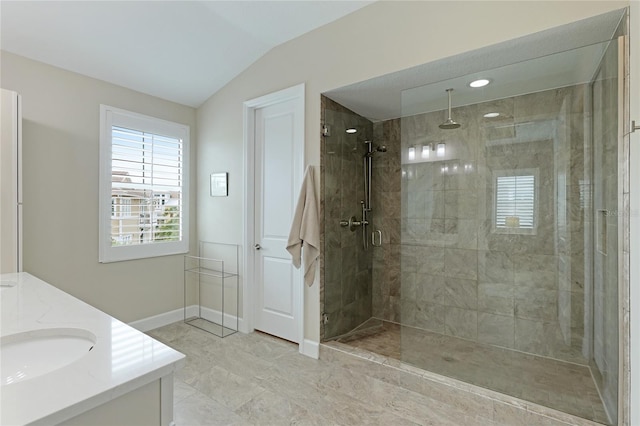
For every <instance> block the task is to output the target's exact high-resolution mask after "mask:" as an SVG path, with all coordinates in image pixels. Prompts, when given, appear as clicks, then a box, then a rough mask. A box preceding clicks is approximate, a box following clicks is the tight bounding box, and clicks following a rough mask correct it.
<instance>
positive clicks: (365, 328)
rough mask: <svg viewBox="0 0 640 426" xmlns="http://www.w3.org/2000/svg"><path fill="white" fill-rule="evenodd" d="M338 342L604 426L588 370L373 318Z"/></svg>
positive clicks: (603, 416) (579, 366)
mask: <svg viewBox="0 0 640 426" xmlns="http://www.w3.org/2000/svg"><path fill="white" fill-rule="evenodd" d="M337 341H338V342H340V343H344V344H348V345H350V346H352V347H356V348H358V349H363V350H366V351H370V352H374V353H377V354H379V355H382V356H385V357H388V358H392V359H396V360H399V361H402V362H404V363H407V364H410V365H413V366H415V367H419V368H421V369H423V370H427V371H430V372H433V373H436V374H440V375H443V376H447V377H451V378H454V379H458V380H461V381H464V382H467V383H471V384H473V385H476V386H481V387H484V388H487V389H491V390H493V391H496V392H500V393H503V394H507V395H511V396H514V397H517V398H521V399H524V400H527V401H530V402H534V403H536V404H540V405H543V406H546V407H550V408H553V409H556V410H559V411H563V412H565V413H569V414H573V415H575V416H579V417H582V418H585V419H589V420H593V421H596V422H599V423H605V424H608V423H609V422H608V419H607V415H606V413H605V411H604V407H603V405H602V401H601V400H600V397H599V395H598V391H597V389H596V386H595V383H594V381H593V378H592V376H591V372H590V370H589V368H588V367H587V366H583V365H578V364H573V363H569V362H565V361H559V360H555V359H551V358H545V357H540V356H536V355H530V354H526V353H523V352H518V351H514V350H510V349H505V348H500V347H496V346H491V345H486V344H481V343H478V342H473V341H469V340H464V339H459V338H456V337H451V336H446V335H442V334H439V333H433V332H429V331H426V330H421V329H416V328H413V327H404V326H401V325H398V324H394V323H389V322H387V321H381V320H378V319H372V320H369V321H367V322H366V323H365V324H363V325H362V326H360V327H359V328H358V329H356V331H355V332H353V333H351V334H350V335H348V336H343V337H341V338H339V339H338V340H337Z"/></svg>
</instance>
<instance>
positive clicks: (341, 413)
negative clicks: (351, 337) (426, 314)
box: [149, 323, 585, 426]
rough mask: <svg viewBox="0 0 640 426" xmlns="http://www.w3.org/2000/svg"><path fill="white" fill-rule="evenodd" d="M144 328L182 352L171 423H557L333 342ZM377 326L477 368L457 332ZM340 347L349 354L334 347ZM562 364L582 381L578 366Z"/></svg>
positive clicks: (467, 425)
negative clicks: (310, 349) (304, 344)
mask: <svg viewBox="0 0 640 426" xmlns="http://www.w3.org/2000/svg"><path fill="white" fill-rule="evenodd" d="M387 331H388V330H387ZM149 334H150V335H152V336H154V337H155V338H157V339H159V340H162V341H163V342H165V343H167V344H169V345H170V346H172V347H174V348H175V349H177V350H179V351H181V352H183V353H185V354H186V355H187V360H186V364H185V367H184V368H183V369H181V370H179V371H178V372H177V373H176V375H175V377H176V380H175V385H174V401H175V403H174V407H175V410H174V413H175V419H176V425H177V426H198V425H250V424H252V425H268V426H271V425H274V426H276V425H289V424H299V425H323V426H325V425H384V426H396V425H397V426H403V425H433V426H459V425H464V426H473V425H478V426H492V425H498V424H503V425H508V424H521V423H522V424H527V425H535V424H538V423H540V422H546V423H548V424H554V425H555V424H561V423H560V422H557V421H554V420H553V419H551V418H547V417H545V418H539V417H536V416H535V415H534V414H532V413H530V412H528V411H527V410H526V409H521V408H518V407H515V406H508V405H506V406H505V405H504V404H502V405H500V403H497V402H495V401H494V400H492V399H490V398H488V397H486V396H483V395H476V394H474V393H471V392H468V391H467V390H465V389H466V388H464V387H459V388H458V387H455V386H451V385H450V384H449V383H447V381H448V380H449V379H447V378H444V377H442V376H437V375H433V374H432V373H427V372H424V375H425V376H427V375H429V377H430V379H426V378H425V377H423V374H422V372H423V371H424V370H420V369H418V368H413V367H410V368H406V366H404V365H403V364H402V363H400V361H395V362H391V361H390V358H388V357H385V356H382V355H379V354H377V355H375V356H373V355H371V353H370V352H368V351H367V350H365V349H353V347H350V346H345V345H344V344H342V343H337V342H333V343H330V344H329V345H321V358H320V359H319V360H315V359H311V358H308V357H305V356H302V355H300V354H299V353H298V348H297V346H296V345H293V344H291V343H288V342H284V341H282V340H280V339H277V338H274V337H271V336H268V335H264V334H261V333H251V334H248V335H247V334H241V333H237V334H234V335H232V336H229V337H226V338H220V337H217V336H214V335H211V334H209V333H206V332H204V331H202V330H199V329H197V328H194V327H191V326H189V325H185V324H183V323H176V324H171V325H169V326H166V327H162V328H160V329H157V330H153V331H151V332H150V333H149ZM387 334H388V336H387V337H386V338H387V339H388V341H392V342H394V341H396V342H397V341H401V342H405V343H406V344H408V345H409V346H411V347H419V346H420V343H424V342H430V343H432V344H433V342H438V343H437V344H438V345H440V346H441V347H442V348H444V349H445V350H446V353H448V354H450V356H451V357H457V358H456V359H464V360H466V362H467V363H468V366H467V369H468V371H469V372H472V371H473V370H474V368H475V369H476V370H477V369H478V366H477V365H475V364H474V363H477V362H478V360H477V359H475V358H474V356H473V355H474V354H473V351H470V350H469V347H468V345H467V344H466V343H465V342H464V341H463V342H462V343H460V342H459V341H458V340H459V339H456V340H454V341H451V340H450V338H449V337H446V338H445V339H442V338H441V337H438V336H426V337H425V336H421V335H419V333H418V334H416V333H415V330H409V331H407V332H406V333H404V335H403V336H400V337H399V336H397V335H396V336H394V335H393V334H392V333H387ZM363 335H367V333H363ZM412 345H413V346H412ZM416 345H417V346H416ZM381 346H382V347H384V345H381ZM345 348H351V349H350V350H351V351H352V352H356V354H355V355H354V354H349V353H345V352H341V349H345ZM481 353H482V354H483V356H488V354H487V353H486V352H481ZM489 355H490V353H489ZM501 356H503V355H501ZM429 357H431V358H433V359H437V357H436V356H435V355H433V354H431V355H429ZM505 360H507V358H504V357H503V358H500V362H503V363H504V362H506V361H505ZM442 362H443V364H444V365H450V364H452V362H450V361H442ZM458 363H459V362H458ZM453 364H454V365H456V363H455V362H454V363H453ZM492 374H493V373H492ZM554 374H557V372H556V371H555V370H554ZM572 374H573V375H574V376H575V377H577V378H578V379H579V383H580V386H583V385H584V383H583V382H584V381H585V379H584V377H582V375H581V371H580V369H579V368H575V369H574V371H573V373H572ZM438 377H441V379H437V378H438ZM536 377H537V378H538V381H540V382H542V383H546V382H547V381H548V380H549V378H548V377H547V376H545V375H544V374H539V375H538V376H536ZM580 380H582V382H580ZM464 386H467V387H469V386H468V385H464ZM563 389H564V388H563ZM565 399H567V401H568V402H567V403H572V404H578V403H579V401H576V400H575V399H571V398H565Z"/></svg>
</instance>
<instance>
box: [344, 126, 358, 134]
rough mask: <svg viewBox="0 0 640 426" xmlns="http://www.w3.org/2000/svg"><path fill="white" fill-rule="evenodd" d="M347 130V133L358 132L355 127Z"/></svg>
mask: <svg viewBox="0 0 640 426" xmlns="http://www.w3.org/2000/svg"><path fill="white" fill-rule="evenodd" d="M346 131H347V133H356V132H357V130H356V129H354V128H353V127H352V128H350V129H347V130H346Z"/></svg>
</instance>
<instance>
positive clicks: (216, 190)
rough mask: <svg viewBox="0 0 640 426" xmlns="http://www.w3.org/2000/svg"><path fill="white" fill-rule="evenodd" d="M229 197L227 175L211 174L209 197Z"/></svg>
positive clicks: (225, 173)
mask: <svg viewBox="0 0 640 426" xmlns="http://www.w3.org/2000/svg"><path fill="white" fill-rule="evenodd" d="M228 195H229V173H228V172H218V173H211V196H212V197H227V196H228Z"/></svg>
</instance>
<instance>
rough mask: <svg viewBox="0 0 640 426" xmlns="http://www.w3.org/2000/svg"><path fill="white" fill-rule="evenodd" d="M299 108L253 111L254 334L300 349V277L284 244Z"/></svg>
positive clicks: (297, 156) (297, 164) (297, 102)
mask: <svg viewBox="0 0 640 426" xmlns="http://www.w3.org/2000/svg"><path fill="white" fill-rule="evenodd" d="M303 115H304V102H303V100H302V99H300V98H291V99H286V100H283V101H279V102H276V103H273V104H270V105H268V106H263V107H259V108H256V109H254V132H255V137H254V155H255V173H254V191H255V192H254V206H255V208H254V211H255V216H254V250H255V251H254V262H253V263H254V272H255V277H254V280H255V284H256V285H255V298H254V308H255V310H254V312H255V316H254V328H255V329H256V330H260V331H264V332H266V333H269V334H272V335H274V336H278V337H281V338H283V339H287V340H290V341H292V342H296V343H300V341H301V330H300V328H301V325H300V323H301V321H300V319H301V314H302V297H301V292H302V291H303V289H302V274H301V271H300V270H298V269H295V268H294V267H293V265H292V264H291V255H290V254H289V252H287V251H286V246H287V239H288V237H289V229H290V227H291V221H292V218H293V213H294V211H295V203H296V202H297V198H298V193H299V190H300V184H301V176H302V167H303V165H302V161H303V158H302V155H301V154H302V151H303V146H304V119H303Z"/></svg>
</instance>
